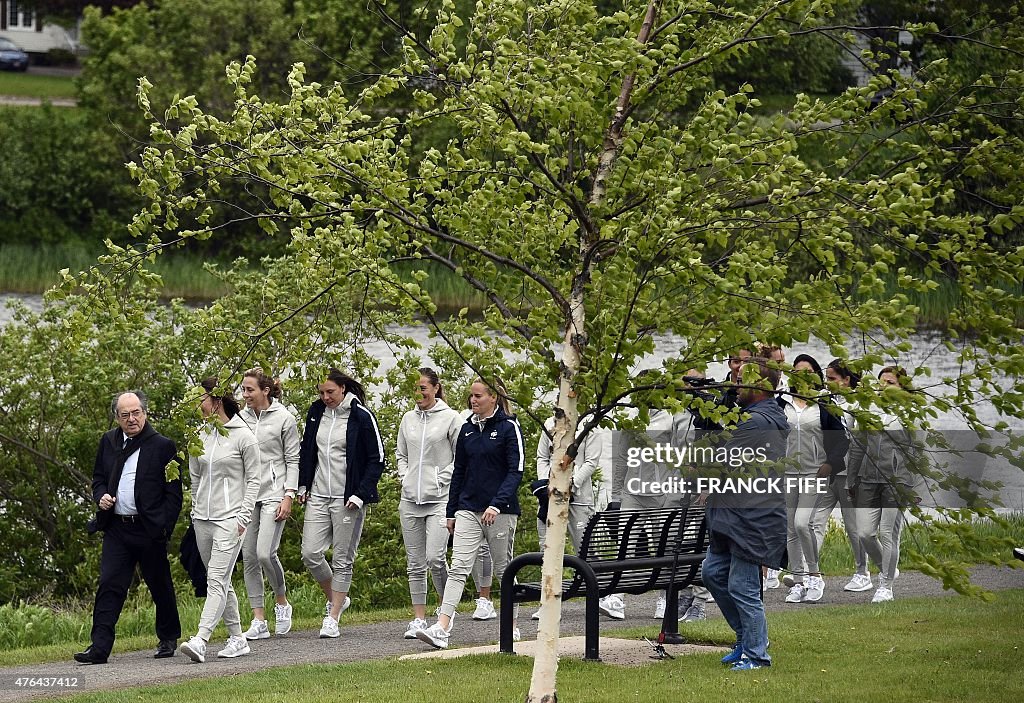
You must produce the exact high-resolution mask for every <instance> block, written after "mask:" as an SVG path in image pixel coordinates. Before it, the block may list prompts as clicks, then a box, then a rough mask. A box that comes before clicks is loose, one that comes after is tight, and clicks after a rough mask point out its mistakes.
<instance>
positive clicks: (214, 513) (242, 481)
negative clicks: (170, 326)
mask: <svg viewBox="0 0 1024 703" xmlns="http://www.w3.org/2000/svg"><path fill="white" fill-rule="evenodd" d="M216 387H217V379H215V378H207V379H206V380H204V381H203V389H204V390H205V391H206V393H205V394H204V395H203V399H202V403H201V405H200V408H201V410H202V412H203V416H204V417H206V418H207V420H208V421H209V425H208V427H207V429H206V431H205V432H204V433H203V453H202V454H200V455H199V456H191V457H189V460H188V472H189V475H190V477H191V479H192V484H191V491H192V524H193V526H194V527H195V531H196V544H197V545H198V547H199V555H200V557H201V558H202V560H203V565H204V566H205V567H206V603H204V604H203V614H202V615H201V616H200V618H199V632H198V633H196V635H195V636H194V637H192V638H191V639H190V640H188V641H187V642H185V643H184V644H182V645H181V653H182V654H184V655H185V656H187V657H189V658H190V659H192V660H193V661H196V662H200V663H202V662H205V661H206V645H207V643H209V641H210V636H211V635H212V634H213V631H214V629H215V628H216V627H217V624H218V623H219V622H220V620H221V618H222V617H223V619H224V624H225V626H226V627H227V629H228V640H227V643H226V644H225V646H224V648H223V649H222V650H220V651H219V652H217V656H218V657H228V658H232V657H239V656H242V655H243V654H248V653H249V643H248V642H246V640H245V637H243V636H242V625H241V617H240V616H239V613H238V598H237V597H236V596H235V590H234V588H232V586H231V574H232V572H233V571H234V569H235V561H236V560H237V559H238V552H239V551H240V550H241V548H242V535H243V534H245V530H246V527H248V525H249V522H250V520H251V519H252V513H253V508H254V507H255V505H256V495H257V493H258V492H259V488H260V465H259V449H258V447H257V443H256V436H255V435H254V434H253V433H252V430H250V429H249V427H248V425H246V424H245V422H244V421H243V420H242V418H240V417H239V416H238V402H237V401H236V400H235V399H234V398H233V397H232V396H231V395H222V396H218V395H214V390H215V389H216ZM218 424H219V425H220V427H218V426H217V425H218ZM222 431H226V432H227V434H226V436H225V435H223V434H221V432H222Z"/></svg>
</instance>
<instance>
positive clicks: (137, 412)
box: [117, 408, 146, 420]
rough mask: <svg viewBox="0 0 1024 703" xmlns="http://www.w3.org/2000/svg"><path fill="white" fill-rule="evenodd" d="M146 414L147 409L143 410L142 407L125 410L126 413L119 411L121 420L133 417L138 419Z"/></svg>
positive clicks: (118, 415)
mask: <svg viewBox="0 0 1024 703" xmlns="http://www.w3.org/2000/svg"><path fill="white" fill-rule="evenodd" d="M145 414H146V411H145V410H143V409H142V408H136V409H135V410H130V411H128V412H125V413H118V414H117V417H118V419H120V420H131V419H135V420H138V419H139V418H140V417H142V416H143V415H145Z"/></svg>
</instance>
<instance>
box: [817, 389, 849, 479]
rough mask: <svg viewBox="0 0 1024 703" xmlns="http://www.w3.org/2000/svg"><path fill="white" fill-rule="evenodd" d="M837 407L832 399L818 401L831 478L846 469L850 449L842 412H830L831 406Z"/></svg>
mask: <svg viewBox="0 0 1024 703" xmlns="http://www.w3.org/2000/svg"><path fill="white" fill-rule="evenodd" d="M835 407H836V404H835V403H834V402H832V400H831V399H829V400H826V401H823V402H822V401H819V402H818V410H819V411H820V412H821V430H822V435H823V437H824V439H825V458H826V459H828V463H829V466H831V467H832V473H831V475H830V478H831V479H835V477H836V474H841V473H843V472H844V471H846V454H847V452H849V451H850V434H849V433H848V432H847V431H846V424H845V423H844V422H843V416H842V414H841V413H840V414H836V415H833V414H832V413H830V412H829V408H835Z"/></svg>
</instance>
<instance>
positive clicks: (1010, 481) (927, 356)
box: [0, 294, 1024, 512]
mask: <svg viewBox="0 0 1024 703" xmlns="http://www.w3.org/2000/svg"><path fill="white" fill-rule="evenodd" d="M13 300H19V301H21V302H22V303H24V304H25V305H26V306H28V307H29V308H30V309H32V310H36V311H38V310H40V309H41V308H42V298H41V296H38V295H11V294H0V326H2V325H5V324H7V323H8V322H9V321H10V320H11V314H10V310H9V308H8V307H7V303H8V302H9V301H13ZM396 331H397V332H399V333H400V334H402V335H403V336H406V337H409V338H411V339H414V340H415V341H416V342H418V343H420V344H421V345H422V346H424V347H426V346H428V344H429V341H430V340H429V329H428V328H427V327H426V326H425V325H409V326H404V327H399V328H397V330H396ZM909 341H910V342H911V344H912V345H913V346H912V350H911V351H910V352H909V353H908V354H907V355H906V356H905V357H903V358H901V359H900V360H899V361H900V363H901V364H902V365H903V366H905V367H906V368H908V369H914V368H920V367H922V366H927V367H928V368H930V369H931V378H930V379H927V378H925V379H919V382H918V385H919V387H920V388H921V389H922V390H924V391H925V392H926V393H932V394H943V393H945V392H948V391H950V390H951V389H950V388H949V387H948V386H944V385H943V384H941V383H939V382H938V379H941V378H943V377H944V376H949V377H956V376H957V375H958V374H959V372H960V364H959V362H958V361H957V359H956V355H955V354H953V353H952V352H950V351H949V350H948V349H947V348H946V347H945V345H944V341H945V339H944V337H943V336H942V335H941V334H940V333H937V332H922V333H919V334H917V335H914V336H913V337H912V338H911V339H910V340H909ZM682 346H683V344H682V340H681V339H679V338H675V337H671V336H663V337H660V338H658V339H657V340H656V343H655V351H654V353H653V354H652V355H650V356H649V357H648V358H647V359H645V360H644V363H643V366H644V367H657V366H658V365H659V364H660V363H661V362H662V361H663V360H664V359H665V358H667V357H668V356H670V355H671V354H673V353H675V352H676V351H677V350H678V349H679V348H680V347H682ZM364 349H365V350H366V351H367V352H368V353H369V354H371V355H372V356H374V357H376V358H377V359H379V360H380V362H381V371H382V372H383V371H386V370H388V369H390V368H391V367H393V366H394V365H395V363H396V356H395V352H394V350H393V349H391V348H390V347H389V346H388V345H386V344H385V343H383V342H370V343H367V344H365V345H364ZM785 353H786V357H787V359H788V360H790V361H791V360H792V359H793V357H795V356H796V355H797V354H799V353H806V354H810V355H811V356H813V357H815V358H816V359H818V360H819V361H820V362H821V363H822V365H825V364H827V363H828V361H830V360H831V358H832V355H831V353H830V352H829V350H828V347H827V345H825V344H824V343H823V342H821V341H820V340H816V339H813V338H812V339H811V340H810V341H809V342H808V343H807V344H804V345H800V346H799V347H797V348H794V349H786V350H785ZM726 371H727V369H726V366H725V363H724V362H719V363H715V364H712V365H711V367H710V368H709V369H708V375H709V376H711V377H714V378H724V377H725V375H726ZM978 415H979V417H980V419H981V420H982V421H983V422H985V423H986V424H989V425H994V424H995V423H996V422H998V421H999V420H1000V419H1006V418H1000V417H999V415H998V413H997V412H996V411H995V409H994V408H993V407H992V405H991V404H989V403H985V404H980V405H979V406H978ZM1007 422H1008V423H1009V425H1010V431H1011V432H1014V433H1016V432H1020V431H1022V430H1024V419H1018V418H1014V419H1007ZM933 424H934V425H935V426H936V427H937V428H939V429H941V430H942V431H943V433H944V434H945V436H946V437H947V439H948V440H949V441H950V442H951V443H952V444H954V445H955V446H957V447H960V448H963V449H967V448H973V447H974V446H976V445H977V443H978V439H977V437H976V436H975V435H974V434H973V433H969V432H966V431H965V429H966V428H965V425H964V423H963V421H962V420H961V419H959V418H958V417H957V416H956V415H955V414H954V413H944V414H941V415H940V416H939V417H938V418H937V419H936V420H934V421H933ZM1003 440H1005V438H1000V439H997V440H996V441H1003ZM944 462H945V463H949V464H950V465H951V469H952V470H954V471H955V472H956V473H957V474H961V475H968V476H970V477H971V478H973V479H975V480H978V479H983V480H986V481H998V482H999V483H1001V484H1002V485H1003V488H1002V489H1001V490H1000V491H999V500H1000V502H1002V504H1003V506H1004V507H1003V508H1002V510H1003V511H1006V510H1012V511H1017V512H1022V511H1024V471H1022V470H1021V469H1018V468H1016V467H1014V466H1012V465H1011V464H1010V463H1009V462H1008V461H1007V460H1005V459H1002V458H992V457H986V456H983V455H980V454H977V453H973V452H972V453H967V454H964V455H963V456H962V457H959V458H957V457H952V458H946V459H944ZM931 501H933V502H934V503H935V504H939V505H950V504H958V502H957V501H956V500H955V499H954V498H953V497H952V496H951V495H950V494H948V493H947V492H941V491H940V492H937V493H933V494H931V496H930V502H931Z"/></svg>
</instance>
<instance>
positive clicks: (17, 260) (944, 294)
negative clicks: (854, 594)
mask: <svg viewBox="0 0 1024 703" xmlns="http://www.w3.org/2000/svg"><path fill="white" fill-rule="evenodd" d="M2 251H3V255H2V256H0V291H3V292H7V293H22V294H33V293H42V292H44V291H45V290H46V289H47V288H49V287H50V286H52V285H53V284H54V283H56V281H57V278H58V276H57V272H58V271H60V269H62V268H69V269H71V270H72V271H81V270H83V269H86V268H88V267H89V266H92V265H94V264H95V263H96V257H97V256H98V255H99V254H101V253H103V252H102V251H101V249H100V248H99V247H90V246H87V245H85V244H80V243H65V244H54V245H27V244H5V245H4V246H3V250H2ZM203 261H204V259H203V258H202V257H200V256H197V255H195V254H190V253H187V252H171V253H168V254H165V255H163V256H161V257H160V258H159V259H158V260H157V263H156V264H155V265H154V270H155V271H156V272H157V273H159V274H160V275H161V277H162V278H163V281H164V291H163V295H162V297H164V298H166V299H170V298H184V299H185V300H191V301H207V300H213V299H215V298H218V297H220V296H222V295H225V294H226V293H228V292H229V290H230V287H229V286H226V285H225V284H224V283H222V282H221V281H219V280H218V279H216V278H215V277H213V276H211V275H210V274H208V273H207V272H206V271H204V270H203V267H202V263H203ZM394 266H395V270H396V271H397V272H398V274H399V275H400V276H401V277H402V278H403V279H405V280H408V281H412V280H413V273H414V272H415V271H421V270H422V271H426V272H427V273H428V278H427V279H426V281H425V282H424V283H423V287H424V288H425V289H426V290H427V291H428V292H429V293H430V295H431V297H432V299H433V300H434V302H435V304H436V305H437V307H438V310H439V312H440V314H442V315H447V314H453V313H456V312H458V311H459V310H460V309H462V308H468V309H469V310H470V312H471V313H474V314H475V313H479V312H480V311H481V310H483V308H484V307H485V306H486V305H487V298H486V296H484V295H483V294H482V293H481V292H480V291H477V290H475V289H474V288H472V287H471V286H470V285H469V284H467V283H466V282H465V281H463V280H462V279H461V278H459V277H458V276H457V275H456V274H455V273H453V272H452V271H450V270H449V269H447V268H444V267H442V266H439V265H437V264H434V263H432V262H412V261H402V262H399V263H397V264H395V265H394ZM937 282H938V284H939V287H938V288H937V289H936V290H934V291H931V292H929V293H927V294H925V293H921V292H919V291H915V290H906V289H902V288H900V286H899V283H898V281H897V279H896V276H895V275H892V276H891V277H890V278H889V280H888V281H887V283H886V290H885V295H886V296H892V295H895V294H896V293H903V294H905V295H906V296H907V298H908V300H909V302H910V304H912V305H915V306H917V307H918V308H919V309H920V313H919V315H918V326H919V327H920V328H922V329H940V330H941V329H943V328H945V327H946V326H947V324H948V322H949V316H950V313H951V312H952V311H953V310H955V309H956V308H957V307H958V306H959V305H960V302H961V301H960V293H959V291H958V290H957V288H956V284H955V282H954V281H952V280H950V279H948V278H942V279H938V280H937ZM1003 288H1004V289H1005V290H1007V291H1008V292H1010V293H1012V294H1013V296H1014V297H1015V298H1016V299H1017V300H1018V301H1019V302H1018V304H1017V305H1016V306H1015V309H1014V310H1012V311H1011V312H1012V313H1013V314H1014V317H1015V318H1016V321H1017V324H1019V325H1020V324H1024V283H1022V282H1020V281H1015V282H1004V284H1003Z"/></svg>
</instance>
